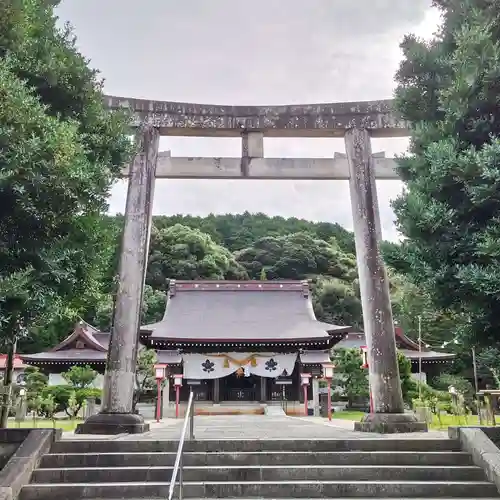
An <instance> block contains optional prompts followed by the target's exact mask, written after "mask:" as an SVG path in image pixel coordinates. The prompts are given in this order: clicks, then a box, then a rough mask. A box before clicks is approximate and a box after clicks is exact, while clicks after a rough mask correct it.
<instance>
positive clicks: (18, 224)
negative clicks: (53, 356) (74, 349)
mask: <svg viewBox="0 0 500 500" xmlns="http://www.w3.org/2000/svg"><path fill="white" fill-rule="evenodd" d="M53 6H54V2H48V1H46V0H4V1H2V2H1V6H0V172H1V173H0V197H1V199H2V203H1V206H0V329H1V335H2V338H4V339H6V338H13V337H22V336H25V335H26V334H27V333H28V332H31V333H32V332H33V329H34V328H36V326H37V323H38V324H41V323H42V322H43V324H44V325H45V324H46V323H47V322H49V323H50V321H53V320H56V319H57V320H60V319H61V318H63V317H67V318H72V319H74V317H75V316H76V315H77V314H78V312H79V311H80V310H81V309H82V308H84V307H88V304H90V303H91V302H93V301H95V300H96V297H98V296H99V293H100V289H99V288H100V284H101V283H100V278H101V273H102V269H101V268H100V265H101V263H102V262H105V261H106V258H103V259H101V257H104V256H103V255H102V252H105V251H106V250H107V249H108V248H110V247H109V245H108V246H106V244H105V245H104V246H103V245H102V244H101V241H102V232H103V231H102V228H101V227H100V223H101V220H100V212H102V211H103V210H105V209H106V198H107V196H108V194H109V189H110V186H111V184H112V182H113V181H114V180H115V179H116V178H117V176H118V174H119V171H120V167H121V166H122V165H123V164H124V163H125V162H126V161H127V160H128V158H129V154H130V152H131V146H130V141H129V139H128V137H127V117H125V116H123V115H122V114H119V113H110V112H109V111H107V110H106V109H105V108H104V105H103V102H102V86H101V82H100V81H99V80H98V79H97V75H96V72H95V71H93V70H91V69H89V67H88V64H87V63H88V62H87V61H86V60H85V59H84V58H83V57H82V56H81V55H80V54H79V52H78V50H77V49H76V46H75V41H74V39H73V35H72V34H71V31H70V29H69V28H65V29H64V30H62V31H60V30H58V29H57V28H56V18H55V16H54V14H53ZM105 243H106V242H105ZM22 347H23V346H22V345H20V348H22Z"/></svg>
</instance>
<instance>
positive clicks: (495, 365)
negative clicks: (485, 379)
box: [477, 346, 500, 389]
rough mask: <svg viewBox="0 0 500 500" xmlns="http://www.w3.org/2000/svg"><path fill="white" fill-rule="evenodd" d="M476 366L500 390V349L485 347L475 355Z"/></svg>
mask: <svg viewBox="0 0 500 500" xmlns="http://www.w3.org/2000/svg"><path fill="white" fill-rule="evenodd" d="M477 364H478V367H479V369H480V371H481V372H482V374H485V375H487V376H489V377H491V378H493V381H494V382H495V385H496V387H497V389H498V388H500V349H498V348H497V347H494V346H492V347H486V348H484V349H482V350H481V351H480V352H479V353H478V354H477Z"/></svg>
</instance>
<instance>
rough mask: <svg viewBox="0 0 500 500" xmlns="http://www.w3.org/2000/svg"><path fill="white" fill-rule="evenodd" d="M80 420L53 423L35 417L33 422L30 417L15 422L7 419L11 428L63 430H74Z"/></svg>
mask: <svg viewBox="0 0 500 500" xmlns="http://www.w3.org/2000/svg"><path fill="white" fill-rule="evenodd" d="M81 422H82V421H81V420H56V421H55V425H54V422H52V420H44V419H37V420H36V422H33V420H32V419H26V420H25V421H24V422H16V421H14V420H9V428H11V429H16V428H17V429H19V428H22V429H33V428H36V429H52V428H54V427H55V428H56V429H62V430H63V431H74V430H75V429H76V426H77V425H78V424H80V423H81Z"/></svg>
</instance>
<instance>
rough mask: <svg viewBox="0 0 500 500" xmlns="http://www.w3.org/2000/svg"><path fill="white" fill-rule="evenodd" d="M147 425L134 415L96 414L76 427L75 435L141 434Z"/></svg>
mask: <svg viewBox="0 0 500 500" xmlns="http://www.w3.org/2000/svg"><path fill="white" fill-rule="evenodd" d="M147 431H149V424H147V423H146V422H144V418H143V417H142V415H137V414H135V413H98V414H97V415H92V416H91V417H90V418H88V419H87V420H86V421H85V422H83V424H80V425H78V427H77V428H76V430H75V434H110V435H111V434H142V433H143V432H147Z"/></svg>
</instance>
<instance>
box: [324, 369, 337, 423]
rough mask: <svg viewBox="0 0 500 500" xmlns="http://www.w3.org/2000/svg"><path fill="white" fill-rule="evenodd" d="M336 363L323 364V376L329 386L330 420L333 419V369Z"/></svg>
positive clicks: (328, 404)
mask: <svg viewBox="0 0 500 500" xmlns="http://www.w3.org/2000/svg"><path fill="white" fill-rule="evenodd" d="M334 368H335V365H334V364H333V363H324V364H323V376H324V377H325V379H326V386H327V391H328V392H327V411H328V420H329V421H331V420H332V379H333V370H334Z"/></svg>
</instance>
